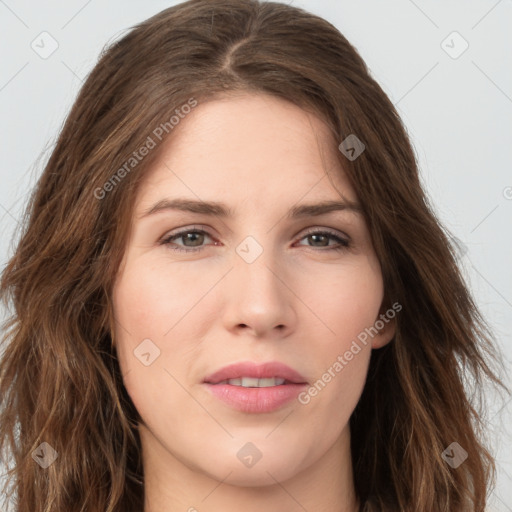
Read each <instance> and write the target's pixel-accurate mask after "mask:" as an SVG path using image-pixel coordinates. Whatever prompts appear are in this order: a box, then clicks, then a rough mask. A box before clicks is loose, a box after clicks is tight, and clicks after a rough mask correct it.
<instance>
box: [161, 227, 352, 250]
mask: <svg viewBox="0 0 512 512" xmlns="http://www.w3.org/2000/svg"><path fill="white" fill-rule="evenodd" d="M187 233H199V234H202V235H207V236H209V237H210V238H213V237H212V236H211V235H210V233H208V232H207V231H205V230H203V229H194V228H192V229H191V228H189V229H185V230H183V231H180V232H178V233H174V234H172V235H170V236H168V237H165V238H164V239H162V240H161V242H160V244H161V245H166V246H168V248H169V249H171V250H172V251H178V252H198V251H200V250H202V249H203V248H204V247H205V246H204V245H203V246H199V247H196V248H182V247H180V246H176V247H171V244H172V241H173V240H175V239H178V238H180V237H182V236H183V235H186V234H187ZM311 235H324V236H328V237H329V238H331V239H333V240H335V241H336V242H338V243H339V244H340V245H339V246H337V247H336V246H335V247H327V248H320V250H321V251H339V252H342V251H346V250H347V249H348V248H349V247H351V244H350V242H349V241H348V240H345V239H344V238H341V237H340V236H338V235H337V234H335V233H333V232H332V231H327V230H325V229H324V230H316V231H309V232H307V233H305V234H304V236H303V237H302V238H301V240H302V239H304V238H306V237H308V236H311ZM309 248H311V249H314V248H315V247H313V246H309Z"/></svg>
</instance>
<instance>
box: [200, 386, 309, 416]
mask: <svg viewBox="0 0 512 512" xmlns="http://www.w3.org/2000/svg"><path fill="white" fill-rule="evenodd" d="M205 385H206V387H207V388H208V389H209V391H210V392H211V393H212V394H213V395H214V396H216V397H217V398H219V399H220V400H222V401H223V402H225V403H226V404H228V405H229V406H231V407H233V408H234V409H237V410H239V411H242V412H251V413H264V412H272V411H275V410H277V409H279V408H281V407H283V406H284V405H285V404H287V403H288V402H291V401H292V400H293V399H294V398H296V397H297V395H298V394H299V393H300V392H301V391H302V390H303V389H304V388H305V387H306V386H307V384H305V383H304V384H283V385H281V386H270V387H268V388H244V387H242V386H232V385H230V384H208V383H205Z"/></svg>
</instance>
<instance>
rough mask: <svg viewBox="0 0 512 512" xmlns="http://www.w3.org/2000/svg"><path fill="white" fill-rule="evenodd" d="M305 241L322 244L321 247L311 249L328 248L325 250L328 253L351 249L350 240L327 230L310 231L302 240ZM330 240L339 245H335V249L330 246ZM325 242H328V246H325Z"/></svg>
mask: <svg viewBox="0 0 512 512" xmlns="http://www.w3.org/2000/svg"><path fill="white" fill-rule="evenodd" d="M303 239H309V240H310V241H312V242H315V243H316V242H321V245H313V246H309V247H326V249H323V250H326V251H344V250H346V249H348V248H349V247H350V242H349V240H347V239H345V238H342V237H341V236H339V235H338V234H337V233H335V232H333V231H329V230H325V229H323V230H312V231H309V232H307V233H306V234H305V235H304V236H303V238H301V240H303ZM330 240H334V241H335V242H337V244H338V245H335V246H334V247H333V246H329V241H330ZM323 242H326V244H327V245H325V244H324V243H323Z"/></svg>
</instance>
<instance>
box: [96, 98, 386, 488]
mask: <svg viewBox="0 0 512 512" xmlns="http://www.w3.org/2000/svg"><path fill="white" fill-rule="evenodd" d="M165 144H166V147H165V148H163V149H164V151H163V153H162V155H161V157H160V158H159V160H158V162H157V163H156V164H155V165H154V166H153V167H152V169H151V171H150V172H149V174H148V175H147V176H146V177H145V181H144V182H143V185H142V187H141V189H140V191H139V194H138V198H137V201H136V205H135V211H134V217H133V225H132V230H131V234H130V238H129V240H128V243H127V247H126V252H125V255H124V259H123V261H122V264H121V266H120V269H119V273H118V276H117V280H116V283H115V287H114V312H115V318H116V332H115V343H116V347H117V352H118V356H119V361H120V366H121V370H122V372H123V378H124V384H125V386H126V389H127V391H128V393H129V395H130V397H131V399H132V400H133V403H134V404H135V406H136V408H137V410H138V411H139V413H140V415H141V417H142V419H143V421H144V425H141V426H140V434H141V439H142V441H143V450H144V451H145V458H146V460H151V461H152V463H154V464H158V465H159V466H160V467H161V468H163V467H167V468H171V467H172V468H175V467H178V466H181V467H183V466H182V465H184V466H186V467H187V468H188V470H191V471H194V472H195V473H197V472H199V473H202V474H204V475H206V476H209V477H213V478H215V479H216V480H219V481H220V480H224V481H226V482H231V483H234V484H237V485H248V486H255V485H264V484H268V483H275V480H274V479H276V480H279V481H283V480H285V479H288V478H290V477H292V476H294V474H297V473H299V472H301V471H304V470H306V469H307V468H310V467H312V466H313V465H314V464H315V463H317V462H319V461H320V460H321V459H322V458H323V457H324V456H325V455H326V454H327V453H328V452H329V450H330V449H331V448H333V447H335V445H336V444H337V443H340V440H344V443H345V446H346V441H347V439H349V438H348V435H349V427H348V421H349V418H350V415H351V413H352V411H353V410H354V408H355V406H356V404H357V402H358V400H359V398H360V395H361V392H362V389H363V386H364V383H365V379H366V374H367V368H368V363H369V359H370V353H371V350H372V347H373V348H378V347H380V346H382V345H383V344H385V343H386V342H387V341H389V340H390V339H391V338H392V336H393V334H394V332H393V331H394V327H393V322H392V321H391V322H386V326H385V327H384V328H383V329H381V330H380V331H379V333H378V334H377V335H374V336H371V335H370V336H369V335H368V332H369V331H368V329H369V328H370V327H372V326H374V325H375V323H376V321H377V320H378V319H379V314H381V313H383V312H384V310H383V309H382V310H381V303H382V299H383V281H382V275H381V270H380V265H379V262H378V260H377V257H376V255H375V253H374V250H373V248H372V244H371V240H370V236H369V232H368V230H367V226H366V225H365V222H364V218H363V216H362V214H361V213H360V212H359V211H358V210H357V200H358V198H357V196H356V194H355V191H354V190H353V188H352V187H351V185H350V184H349V182H348V181H347V180H346V179H345V177H344V174H343V171H342V169H341V167H340V165H339V162H338V158H337V154H336V152H337V148H336V146H337V143H336V141H335V140H333V139H331V138H330V135H329V131H328V129H327V127H326V126H325V125H324V124H323V122H322V121H321V120H320V119H318V118H317V117H315V116H313V115H311V114H307V113H306V112H305V111H303V110H302V109H300V108H299V107H297V106H295V105H292V104H291V103H288V102H285V101H283V100H280V99H277V98H274V97H272V96H267V95H255V94H242V95H238V96H231V97H228V98H225V99H217V100H215V101H211V102H206V103H203V104H201V103H199V105H198V106H197V107H196V108H195V109H193V110H192V111H191V112H190V113H189V114H188V115H187V116H185V117H184V119H181V120H180V123H179V125H178V126H176V127H175V128H174V130H173V132H172V134H171V138H170V139H167V141H166V142H165ZM326 173H329V174H330V175H331V177H332V179H333V181H334V184H335V186H333V184H332V183H331V181H330V180H329V178H328V177H327V175H326ZM177 199H180V200H182V201H183V203H182V205H183V206H184V207H183V208H171V207H170V204H167V205H166V203H165V201H167V202H171V201H176V200H177ZM105 200H108V199H105ZM327 201H333V202H345V203H346V204H348V205H349V204H352V203H353V204H355V205H356V209H350V208H347V209H335V210H332V211H330V212H326V211H324V212H323V213H320V212H318V211H315V210H314V209H309V210H307V209H305V210H303V213H302V214H298V215H293V213H294V211H295V210H297V209H300V208H301V207H303V206H304V205H315V204H319V203H324V202H327ZM211 202H215V203H222V205H223V207H224V208H225V209H226V210H227V212H226V214H223V213H222V214H221V213H220V208H219V206H216V207H215V208H212V207H207V204H209V203H211ZM193 203H194V204H195V206H194V207H193V210H195V211H189V210H187V209H186V208H185V207H186V206H187V205H189V206H190V205H192V204H193ZM155 205H158V207H157V208H153V207H154V206H155ZM166 206H167V207H166ZM151 210H152V212H151V213H148V212H150V211H151ZM298 211H299V213H300V210H298ZM212 212H213V213H212ZM198 230H200V231H198ZM202 231H204V233H203V232H202ZM347 243H348V246H346V244H347ZM380 323H381V324H382V323H383V322H380ZM365 329H366V330H365ZM372 332H374V331H372ZM363 333H366V336H365V335H364V334H363ZM363 339H364V340H365V342H363V341H362V340H363ZM350 354H352V356H350ZM246 362H249V363H250V362H253V363H255V364H256V365H261V364H263V363H269V362H277V363H281V364H283V365H286V366H287V367H289V368H290V369H292V370H294V371H295V374H294V375H293V376H292V374H286V371H285V370H284V369H283V368H282V367H279V366H273V367H272V366H268V367H267V370H268V372H267V373H264V372H263V373H258V368H256V369H255V370H254V369H251V368H249V367H245V368H242V369H237V368H235V369H234V373H232V374H229V375H223V376H222V375H220V376H217V379H215V378H209V377H210V376H212V375H213V374H214V373H216V372H218V370H220V369H222V368H224V367H226V366H228V365H233V364H236V363H246ZM240 374H241V375H240ZM237 375H238V376H239V377H243V376H245V377H252V379H257V378H258V377H262V378H267V380H249V379H246V380H243V381H242V380H241V381H230V382H228V383H225V384H215V383H213V382H214V381H215V380H217V381H218V380H226V379H225V378H222V377H231V378H237ZM271 377H277V378H278V379H279V378H287V380H286V381H285V383H283V384H281V381H280V380H277V381H273V380H271ZM205 380H209V381H210V383H207V382H205ZM292 380H293V381H295V384H292V383H289V382H288V381H290V382H291V381H292ZM256 385H261V386H268V387H262V388H256V387H250V386H256ZM247 386H249V387H247ZM315 386H316V387H315ZM315 390H316V392H315ZM340 456H341V455H340ZM228 475H229V476H228Z"/></svg>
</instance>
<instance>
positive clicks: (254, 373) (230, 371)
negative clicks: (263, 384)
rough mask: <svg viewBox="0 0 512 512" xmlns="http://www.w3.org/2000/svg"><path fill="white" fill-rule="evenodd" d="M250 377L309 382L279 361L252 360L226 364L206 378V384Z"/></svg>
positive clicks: (289, 382)
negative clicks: (257, 362)
mask: <svg viewBox="0 0 512 512" xmlns="http://www.w3.org/2000/svg"><path fill="white" fill-rule="evenodd" d="M243 377H249V378H253V379H270V378H272V377H276V378H278V379H284V380H285V382H284V384H285V385H286V384H307V381H306V379H305V378H304V377H303V376H302V375H301V374H300V373H299V372H297V371H296V370H294V369H293V368H290V367H289V366H287V365H286V364H283V363H280V362H278V361H272V362H268V363H263V364H256V363H253V362H250V361H247V362H242V363H235V364H231V365H229V366H225V367H224V368H221V369H220V370H218V371H216V372H214V373H212V374H211V375H209V376H208V377H206V378H205V379H204V382H205V383H206V384H219V383H220V382H224V381H227V380H230V379H241V378H243Z"/></svg>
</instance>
